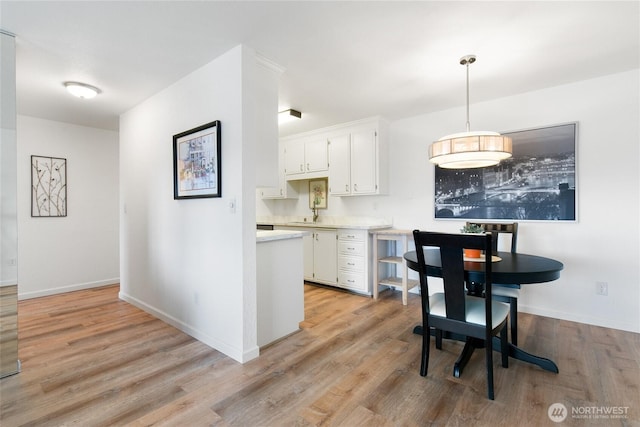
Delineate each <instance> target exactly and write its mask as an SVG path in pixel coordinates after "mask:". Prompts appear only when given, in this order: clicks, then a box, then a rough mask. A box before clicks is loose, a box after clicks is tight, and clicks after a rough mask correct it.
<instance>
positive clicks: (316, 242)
mask: <svg viewBox="0 0 640 427" xmlns="http://www.w3.org/2000/svg"><path fill="white" fill-rule="evenodd" d="M309 231H310V232H311V234H310V235H308V236H305V237H304V238H303V247H304V249H303V250H304V278H305V280H309V281H311V282H318V283H323V284H325V285H336V284H337V277H338V274H337V271H338V264H337V253H338V252H337V251H338V249H337V242H338V240H337V233H336V230H325V229H322V230H320V229H313V230H309Z"/></svg>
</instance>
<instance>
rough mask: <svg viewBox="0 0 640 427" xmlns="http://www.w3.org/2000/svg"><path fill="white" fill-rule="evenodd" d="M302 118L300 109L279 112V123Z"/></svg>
mask: <svg viewBox="0 0 640 427" xmlns="http://www.w3.org/2000/svg"><path fill="white" fill-rule="evenodd" d="M301 118H302V113H301V112H300V111H297V110H292V109H288V110H284V111H280V112H279V113H278V124H282V123H287V122H292V121H294V120H297V119H301Z"/></svg>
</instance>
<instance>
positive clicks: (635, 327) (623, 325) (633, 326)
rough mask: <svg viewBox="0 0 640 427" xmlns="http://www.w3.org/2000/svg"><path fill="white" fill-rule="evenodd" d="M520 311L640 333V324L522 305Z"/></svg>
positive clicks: (519, 307)
mask: <svg viewBox="0 0 640 427" xmlns="http://www.w3.org/2000/svg"><path fill="white" fill-rule="evenodd" d="M518 311H521V312H523V313H529V314H535V315H537V316H545V317H551V318H552V319H561V320H567V321H569V322H576V323H585V324H587V325H594V326H601V327H603V328H611V329H619V330H621V331H627V332H635V333H640V325H639V324H638V323H627V322H616V321H611V320H610V319H602V318H597V317H592V316H579V315H578V316H577V315H575V313H572V314H569V313H564V312H561V311H553V310H545V309H541V308H539V307H531V306H527V305H521V304H518Z"/></svg>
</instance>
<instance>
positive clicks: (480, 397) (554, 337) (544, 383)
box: [0, 285, 640, 427]
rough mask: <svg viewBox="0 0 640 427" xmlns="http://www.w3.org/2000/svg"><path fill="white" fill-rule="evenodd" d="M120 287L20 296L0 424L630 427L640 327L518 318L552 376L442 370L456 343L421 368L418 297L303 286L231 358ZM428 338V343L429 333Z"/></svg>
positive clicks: (636, 417)
mask: <svg viewBox="0 0 640 427" xmlns="http://www.w3.org/2000/svg"><path fill="white" fill-rule="evenodd" d="M117 294H118V287H117V286H110V287H105V288H99V289H93V290H87V291H79V292H73V293H68V294H63V295H57V296H51V297H45V298H38V299H32V300H25V301H21V302H20V303H19V328H20V329H19V339H20V351H19V354H20V359H21V360H22V368H23V371H22V372H21V373H20V374H18V375H15V376H12V377H8V378H5V379H3V380H1V381H0V399H1V406H0V410H1V413H0V424H1V425H2V427H11V426H22V425H27V426H60V425H79V426H83V427H84V426H112V425H133V426H147V425H174V426H200V425H219V426H251V427H253V426H309V425H340V426H428V425H440V426H442V425H463V426H467V425H492V426H494V425H505V426H515V425H535V426H538V425H577V426H583V425H588V424H594V425H639V424H640V392H639V383H640V368H639V360H640V338H639V337H640V336H639V335H638V334H632V333H626V332H621V331H617V330H611V329H605V328H599V327H593V326H588V325H583V324H578V323H572V322H566V321H561V320H554V319H549V318H544V317H539V316H531V315H527V314H521V316H520V318H519V319H520V337H519V338H520V340H521V347H523V348H525V349H526V350H528V351H530V352H533V353H536V354H539V355H542V356H546V357H549V358H551V359H553V360H554V361H556V363H557V364H558V366H559V368H560V373H559V374H553V373H550V372H546V371H543V370H541V369H539V368H537V367H534V366H531V365H528V364H526V363H523V362H519V361H515V360H511V361H510V366H509V368H508V369H504V368H502V367H500V364H499V360H500V358H499V357H496V358H495V359H494V360H495V363H496V365H495V366H496V367H495V386H496V400H495V401H489V400H487V398H486V383H485V372H484V355H483V353H482V352H476V354H474V356H473V357H472V359H471V361H470V362H469V366H468V367H467V370H466V371H465V372H464V373H463V375H462V378H459V379H456V378H454V377H452V375H451V370H452V365H453V362H454V360H455V358H456V357H457V355H458V353H459V352H460V350H461V348H462V344H461V343H457V342H445V343H444V345H443V350H442V351H438V350H435V348H433V349H432V351H431V356H432V358H431V363H430V371H429V375H428V376H427V377H426V378H423V377H421V376H420V375H419V373H418V369H419V354H420V337H419V336H416V335H413V334H412V332H411V330H412V327H413V326H414V325H415V324H417V323H418V322H419V318H420V315H419V297H418V296H416V295H411V296H410V298H409V305H408V306H407V307H404V306H402V303H401V296H400V293H399V292H383V293H382V294H381V298H380V299H379V300H377V301H374V300H373V299H371V298H365V297H362V296H357V295H351V294H348V293H343V292H339V291H334V290H329V289H325V288H321V287H315V286H309V285H305V304H306V305H305V321H304V322H303V324H302V330H301V331H300V332H297V333H296V334H294V335H292V336H290V337H289V338H287V339H285V340H282V341H280V342H278V343H276V344H274V345H272V346H270V347H268V348H266V349H263V351H262V354H261V356H260V357H259V358H258V359H256V360H253V361H251V362H249V363H246V364H244V365H241V364H239V363H237V362H235V361H233V360H231V359H230V358H228V357H226V356H224V355H222V354H221V353H219V352H217V351H215V350H212V349H211V348H209V347H207V346H206V345H204V344H202V343H200V342H198V341H196V340H194V339H193V338H191V337H189V336H187V335H185V334H183V333H182V332H180V331H178V330H176V329H174V328H173V327H171V326H168V325H167V324H165V323H163V322H161V321H160V320H157V319H155V318H153V317H152V316H150V315H149V314H146V313H145V312H142V311H140V310H138V309H137V308H135V307H133V306H131V305H129V304H127V303H125V302H123V301H120V300H118V297H117ZM432 345H433V342H432ZM556 402H557V403H563V404H564V405H565V406H566V407H567V408H568V411H569V412H571V411H572V408H573V407H576V408H577V407H581V408H584V407H611V406H616V407H629V408H628V410H627V411H628V412H627V418H626V419H616V420H613V419H608V420H603V419H598V420H584V419H575V418H572V417H571V415H569V417H568V418H567V419H566V420H565V422H564V423H562V424H555V423H552V422H551V421H550V419H549V418H548V415H547V410H548V408H549V406H550V405H551V404H553V403H556Z"/></svg>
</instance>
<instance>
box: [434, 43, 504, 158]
mask: <svg viewBox="0 0 640 427" xmlns="http://www.w3.org/2000/svg"><path fill="white" fill-rule="evenodd" d="M474 62H476V57H475V55H466V56H463V57H462V58H460V64H461V65H464V66H466V67H467V131H466V132H461V133H456V134H452V135H447V136H443V137H442V138H440V139H439V140H437V141H436V142H434V143H432V144H431V146H430V147H429V160H430V161H431V162H432V163H435V164H436V165H438V166H440V167H441V168H445V169H470V168H483V167H487V166H494V165H497V164H498V163H500V161H501V160H504V159H508V158H509V157H511V153H512V151H513V149H512V142H511V138H509V137H506V136H502V135H500V134H499V133H497V132H486V131H479V132H478V131H475V132H471V130H470V125H469V65H471V64H473V63H474Z"/></svg>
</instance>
